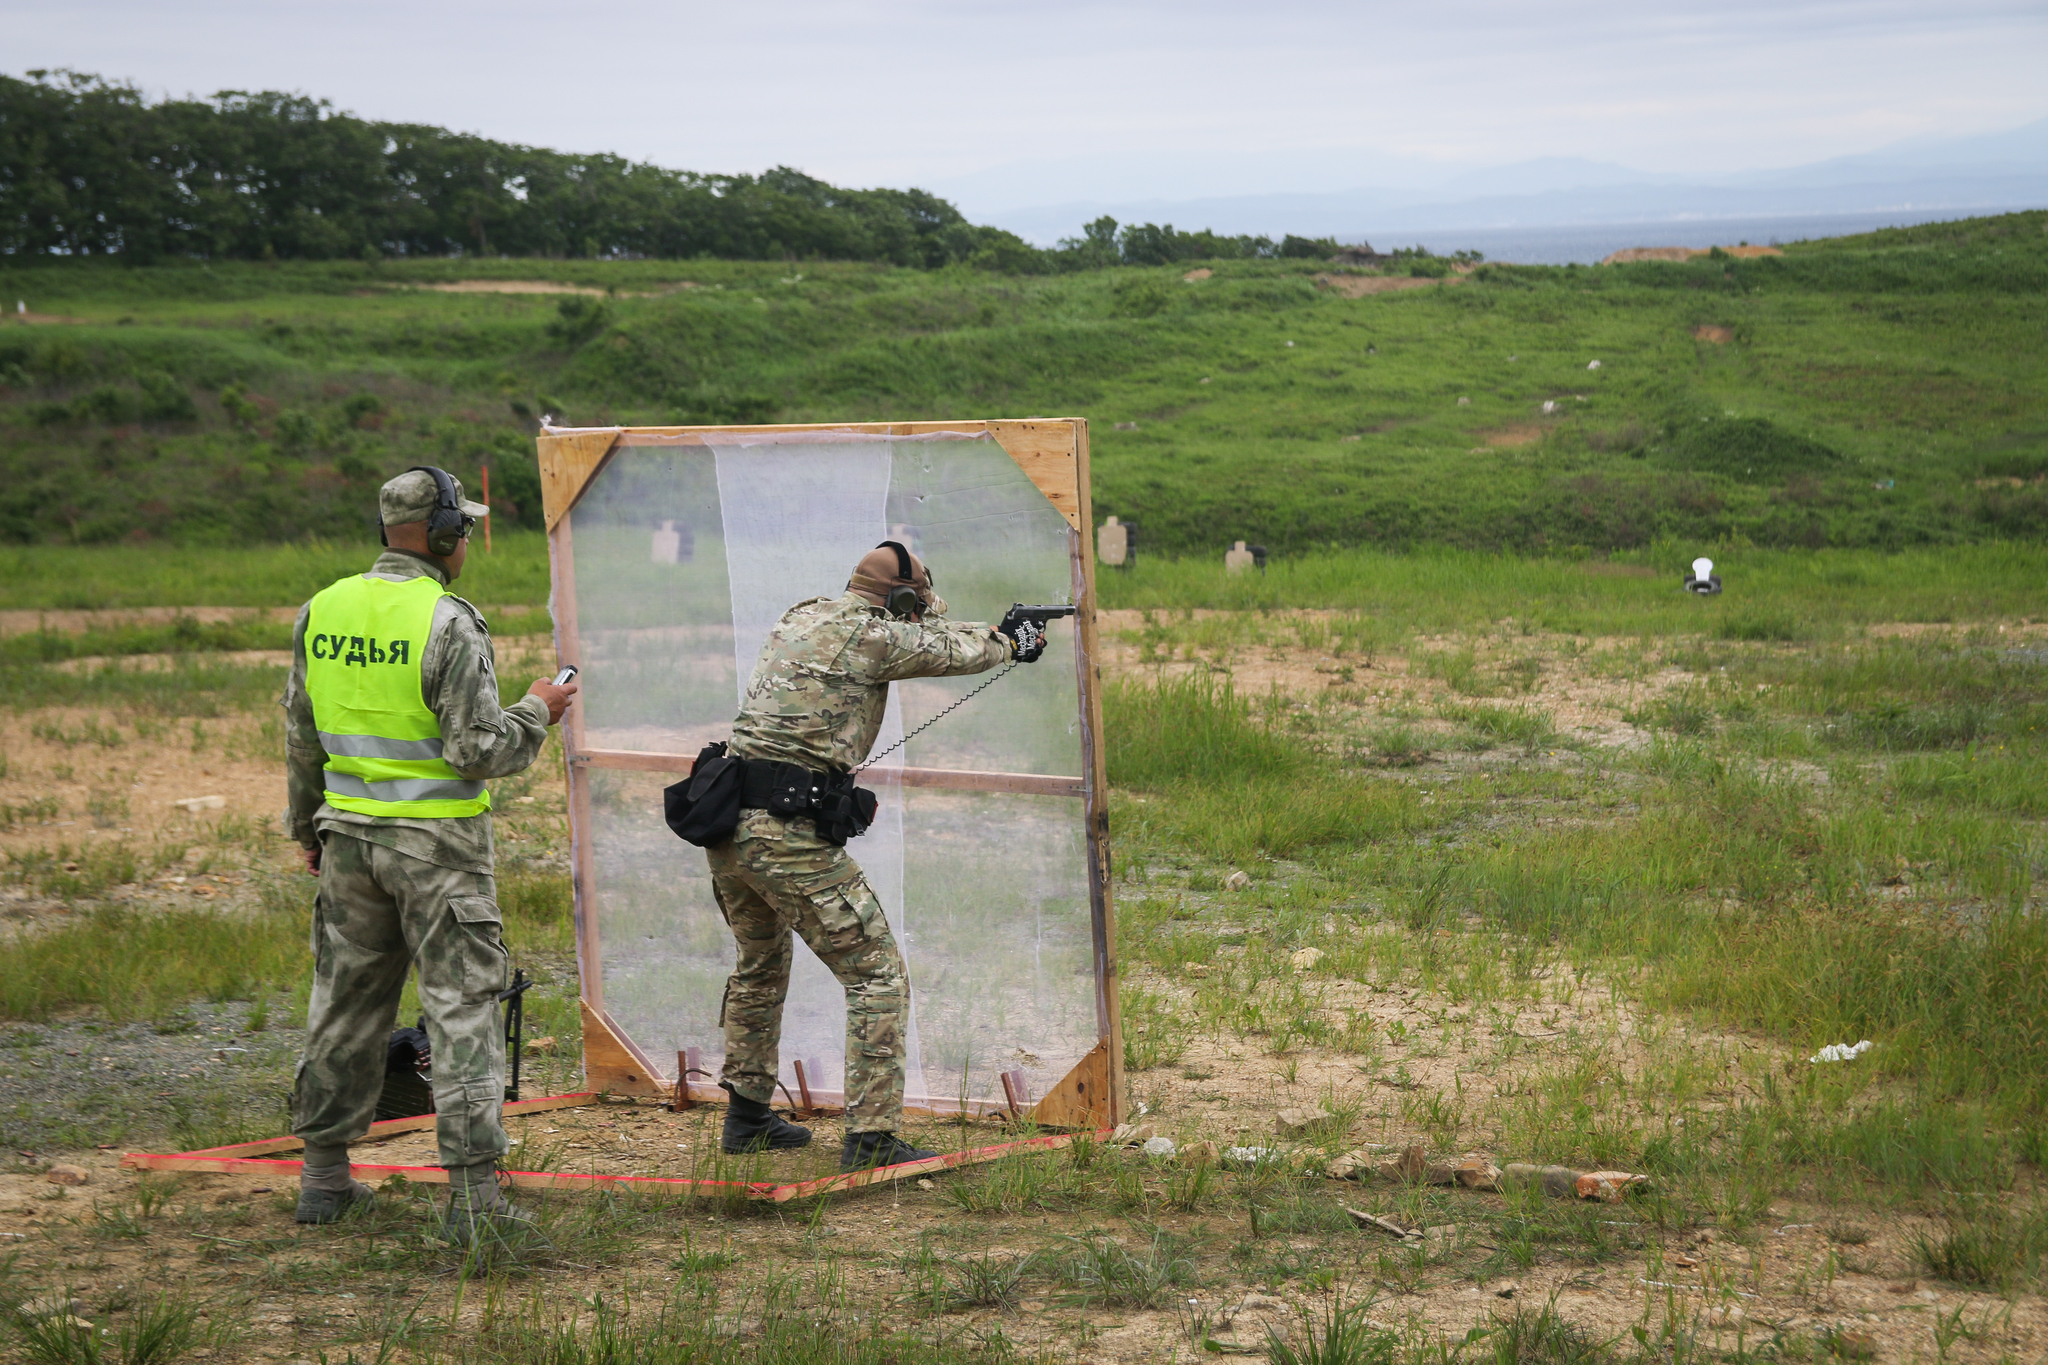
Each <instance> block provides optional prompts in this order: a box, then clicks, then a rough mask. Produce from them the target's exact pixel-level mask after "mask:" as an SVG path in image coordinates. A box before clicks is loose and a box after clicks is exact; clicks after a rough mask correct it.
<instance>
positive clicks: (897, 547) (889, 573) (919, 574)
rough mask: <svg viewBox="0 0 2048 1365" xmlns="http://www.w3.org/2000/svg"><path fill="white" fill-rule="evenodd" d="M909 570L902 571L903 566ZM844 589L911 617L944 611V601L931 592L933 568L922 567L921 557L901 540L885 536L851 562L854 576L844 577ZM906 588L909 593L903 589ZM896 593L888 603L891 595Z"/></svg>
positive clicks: (898, 613) (900, 614)
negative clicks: (893, 602) (853, 562)
mask: <svg viewBox="0 0 2048 1365" xmlns="http://www.w3.org/2000/svg"><path fill="white" fill-rule="evenodd" d="M906 564H907V565H908V566H909V569H910V572H909V573H908V574H906V573H905V572H904V566H905V565H906ZM846 586H847V589H848V590H849V591H851V592H855V593H858V594H859V595H860V596H862V597H863V598H866V599H867V600H868V601H870V602H872V603H874V604H875V605H876V606H878V607H887V608H890V610H892V611H893V612H894V613H895V614H896V615H898V616H907V617H910V618H912V619H913V620H915V619H917V618H918V617H921V616H923V615H924V614H925V613H926V612H931V613H934V614H937V615H943V614H944V613H945V610H946V603H945V601H944V600H943V599H942V598H940V597H938V596H936V595H935V594H934V593H933V592H932V571H931V570H930V569H929V568H927V567H925V563H924V561H923V560H921V559H919V558H918V557H917V556H916V555H914V554H912V553H911V552H910V551H909V550H908V549H906V548H904V547H903V546H902V545H901V544H900V543H898V542H896V541H893V540H885V541H883V542H882V543H881V544H880V545H877V546H876V547H875V548H874V549H872V550H869V551H868V552H867V553H866V554H864V555H862V556H861V557H860V563H858V564H856V565H854V566H853V577H851V578H849V579H847V580H846ZM906 588H908V589H909V590H910V592H909V593H907V594H906V593H904V592H903V590H904V589H906ZM892 594H896V598H895V604H894V605H893V606H892V605H891V601H890V598H891V595H892ZM913 596H914V603H913V604H912V605H911V606H910V607H909V609H908V610H905V609H904V604H905V602H906V601H910V600H911V599H912V598H913Z"/></svg>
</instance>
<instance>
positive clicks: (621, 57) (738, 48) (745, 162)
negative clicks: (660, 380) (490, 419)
mask: <svg viewBox="0 0 2048 1365" xmlns="http://www.w3.org/2000/svg"><path fill="white" fill-rule="evenodd" d="M0 15H4V19H0V25H4V27H0V32H4V33H5V34H6V45H5V49H4V50H5V52H6V54H7V55H6V58H5V62H4V66H0V69H4V70H6V71H7V72H9V73H10V74H19V73H21V72H22V71H25V70H27V69H29V68H32V67H39V66H68V67H72V68H76V69H79V70H84V71H92V72H97V73H100V74H102V75H106V76H110V77H122V78H126V79H132V80H134V81H136V82H138V83H139V84H140V85H142V86H143V87H144V88H145V89H146V90H148V91H150V92H151V93H152V94H166V93H169V94H178V95H184V94H193V93H197V94H205V93H210V92H212V91H214V90H219V89H249V90H255V89H284V90H295V91H302V92H305V93H308V94H313V95H317V96H320V97H323V98H326V99H329V100H332V101H333V102H334V103H335V104H336V105H337V106H339V107H341V108H344V109H347V110H351V111H353V112H355V113H358V114H361V115H363V116H365V117H369V118H379V119H392V120H408V121H419V122H427V123H437V124H444V125H448V126H451V127H455V128H459V129H463V130H466V131H473V132H478V133H483V134H485V135H487V136H490V137H495V138H500V139H504V140H507V141H515V142H526V143H533V144H538V145H542V146H549V147H557V148H562V149H565V150H582V151H600V150H602V151H614V152H619V153H623V154H625V155H628V156H632V157H636V158H643V159H646V160H651V161H656V162H660V163H662V164H665V165H670V166H679V167H687V168H690V169H694V170H707V171H737V170H759V169H762V168H765V167H768V166H772V165H776V164H787V165H793V166H797V167H800V168H801V169H803V170H806V171H809V172H811V173H813V174H815V175H819V176H823V177H825V178H826V179H828V180H832V181H835V182H838V183H842V184H850V185H898V186H902V185H919V186H924V187H927V188H932V189H936V190H938V191H940V192H942V193H948V194H949V195H951V196H953V197H955V198H957V199H959V200H960V201H961V203H962V207H963V208H967V209H968V210H969V211H970V213H971V212H975V211H977V210H979V211H983V212H987V211H993V210H997V209H1001V208H1006V207H1012V206H1015V205H1019V204H1034V203H1046V202H1052V201H1065V200H1069V199H1076V198H1082V197H1091V196H1092V197H1101V196H1103V195H1105V194H1107V195H1111V196H1113V197H1116V198H1142V197H1163V198H1194V197H1198V196H1206V195H1214V194H1241V193H1253V192H1270V191H1276V190H1314V189H1338V188H1348V187H1351V186H1357V185H1370V184H1386V185H1397V184H1421V183H1427V182H1429V181H1432V180H1434V179H1438V178H1441V177H1442V176H1444V175H1447V174H1450V173H1454V172H1457V171H1461V170H1465V169H1469V168H1474V167H1480V166H1488V165H1499V164H1503V163H1508V162H1516V161H1523V160H1528V159H1532V158H1539V157H1584V158H1591V159H1594V160H1599V161H1614V162H1620V163H1623V164H1626V165H1629V166H1633V167H1637V168H1641V169H1645V170H1651V171H1664V172H1674V173H1685V174H1688V175H1694V174H1700V173H1709V172H1714V171H1725V170H1733V169H1739V168H1748V167H1762V166H1789V165H1797V164H1800V163H1804V162H1808V161H1813V160H1817V159H1820V158H1823V157H1828V156H1834V155H1840V154H1844V153H1853V152H1862V151H1868V150H1871V149H1873V148H1876V147H1879V146H1882V145H1884V144H1887V143H1890V142H1894V141H1897V140H1900V139H1903V138H1909V137H1916V136H1953V135H1962V134H1970V133H1978V132H1987V131H1992V130H1996V129H2003V128H2010V127H2013V126H2015V125H2017V124H2021V123H2026V122H2029V121H2032V120H2035V119H2039V118H2041V117H2043V116H2044V115H2048V78H2044V76H2043V72H2044V71H2048V3H2043V0H1866V2H1865V3H1813V2H1811V0H1768V2H1766V0H1687V2H1686V3H1657V2H1656V0H1647V2H1645V3H1635V4H1615V3H1596V2H1594V0H1557V2H1556V3H1551V4H1535V5H1532V4H1528V3H1522V2H1517V0H1437V2H1436V3H1415V2H1414V0H1407V2H1406V3H1401V4H1358V3H1352V4H1339V3H1334V0H1267V3H1264V4H1237V5H1225V4H1218V3H1214V0H1178V2H1177V3H1172V4H1167V3H1162V2H1161V0H1136V2H1133V3H1121V4H1079V3H1073V2H1072V0H1031V2H1030V3H1022V2H1021V0H996V2H993V3H953V4H942V3H934V2H932V0H837V3H832V4H824V3H816V2H815V0H805V2H804V3H794V4H779V5H778V4H752V5H749V4H733V3H726V4H719V5H709V4H702V3H695V2H694V0H680V2H671V3H662V4H652V3H645V0H618V2H617V3H611V4H605V5H602V6H599V5H589V4H584V5H578V4H574V3H567V4H565V3H561V2H560V0H548V2H547V3H538V0H498V2H497V3H491V4H483V3H475V2H474V0H460V2H454V3H451V2H449V0H409V2H408V3H397V0H351V3H349V4H346V5H343V4H331V3H330V4H303V3H299V4H294V3H289V0H286V2H285V3H279V2H278V0H266V2H265V3H260V4H259V3H254V0H181V3H178V4H175V5H167V4H164V3H162V0H149V2H148V3H140V2H139V0H68V2H67V3H64V4H52V3H50V0H34V2H33V3H27V2H25V0H0Z"/></svg>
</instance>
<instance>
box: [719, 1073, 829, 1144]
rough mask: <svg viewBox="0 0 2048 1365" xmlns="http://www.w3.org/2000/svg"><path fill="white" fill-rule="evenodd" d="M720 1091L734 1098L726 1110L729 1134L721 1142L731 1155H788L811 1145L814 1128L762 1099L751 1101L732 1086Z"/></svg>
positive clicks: (722, 1087)
mask: <svg viewBox="0 0 2048 1365" xmlns="http://www.w3.org/2000/svg"><path fill="white" fill-rule="evenodd" d="M720 1088H721V1089H723V1090H724V1091H725V1093H726V1094H727V1095H730V1096H731V1097H732V1101H731V1103H730V1104H728V1105H727V1106H726V1108H725V1133H724V1135H723V1136H722V1137H721V1138H720V1139H719V1143H718V1145H719V1147H720V1148H722V1149H723V1150H724V1151H725V1153H726V1154H727V1155H729V1156H738V1155H740V1154H741V1153H743V1152H787V1151H790V1150H791V1149H793V1148H797V1147H808V1146H810V1145H811V1130H810V1129H808V1128H800V1127H798V1126H797V1125H796V1124H794V1123H791V1122H790V1121H789V1120H788V1119H785V1118H783V1117H782V1116H781V1115H779V1114H777V1113H776V1112H775V1111H774V1110H773V1109H770V1108H769V1107H768V1106H767V1105H765V1104H763V1103H761V1102H760V1101H759V1100H750V1099H748V1098H747V1097H746V1096H745V1095H742V1094H740V1093H739V1092H738V1091H736V1090H734V1089H733V1088H732V1087H731V1086H729V1085H724V1086H721V1087H720Z"/></svg>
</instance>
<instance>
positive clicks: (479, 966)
mask: <svg viewBox="0 0 2048 1365" xmlns="http://www.w3.org/2000/svg"><path fill="white" fill-rule="evenodd" d="M448 908H449V910H450V911H452V912H453V914H454V916H455V926H456V927H455V935H454V938H455V945H454V946H455V951H456V952H458V953H460V954H461V955H462V998H463V1000H464V1001H466V1002H468V1003H471V1004H474V1003H476V1002H477V1001H479V1000H482V999H485V998H487V997H490V996H494V995H496V994H497V993H498V992H499V991H502V990H504V989H505V984H506V982H507V980H508V979H509V971H510V968H511V965H512V956H511V954H510V953H508V952H506V951H505V943H504V937H503V935H504V917H503V916H502V915H501V914H500V913H499V911H498V903H497V901H495V900H493V899H492V898H491V897H489V896H450V897H449V898H448Z"/></svg>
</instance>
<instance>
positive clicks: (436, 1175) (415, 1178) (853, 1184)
mask: <svg viewBox="0 0 2048 1365" xmlns="http://www.w3.org/2000/svg"><path fill="white" fill-rule="evenodd" d="M605 1102H606V1097H605V1096H603V1095H600V1094H595V1093H593V1092H591V1091H587V1090H586V1091H578V1092H575V1093H573V1094H567V1095H549V1096H546V1097H544V1098H541V1099H532V1100H513V1101H510V1102H508V1103H507V1104H506V1105H505V1112H506V1113H507V1114H508V1115H519V1114H538V1113H544V1112H546V1111H548V1110H553V1109H577V1108H582V1107H583V1106H585V1105H592V1104H603V1103H605ZM436 1122H438V1120H437V1119H436V1118H435V1116H434V1115H432V1114H423V1115H421V1116H420V1117H418V1118H408V1119H387V1120H385V1121H383V1122H380V1123H373V1124H371V1125H370V1133H369V1136H368V1137H367V1138H365V1139H363V1140H364V1141H365V1142H375V1141H378V1140H380V1139H383V1138H391V1137H398V1136H400V1135H401V1134H404V1133H416V1132H419V1131H420V1130H422V1129H426V1128H432V1127H433V1126H434V1125H435V1123H436ZM1110 1135H1111V1134H1110V1130H1109V1129H1106V1128H1105V1129H1100V1130H1098V1131H1096V1132H1094V1133H1091V1134H1080V1133H1050V1134H1044V1135H1041V1136H1037V1137H1028V1138H1020V1139H1017V1140H1016V1141H1013V1142H998V1143H991V1144H989V1145H988V1146H985V1147H968V1148H963V1149H962V1150H960V1151H957V1152H942V1153H940V1154H939V1155H938V1156H936V1157H933V1158H931V1159H930V1160H927V1161H909V1162H905V1163H903V1164H902V1165H900V1166H882V1167H878V1168H877V1169H875V1170H871V1171H852V1172H848V1173H847V1174H844V1175H830V1176H821V1177H820V1178H818V1179H816V1180H798V1181H789V1182H786V1183H782V1184H776V1183H773V1182H770V1181H737V1180H691V1179H687V1178H684V1177H680V1176H659V1175H599V1174H595V1173H580V1172H574V1171H506V1172H504V1173H503V1174H504V1175H505V1177H506V1179H507V1180H509V1181H510V1182H511V1184H512V1185H513V1186H514V1187H515V1188H519V1189H529V1190H568V1191H570V1192H572V1193H579V1192H580V1193H592V1192H597V1191H602V1190H605V1189H607V1188H625V1189H630V1190H645V1191H648V1192H650V1193H668V1194H683V1195H701V1196H712V1195H717V1196H730V1195H733V1194H736V1193H737V1194H739V1195H741V1196H743V1197H744V1198H747V1199H758V1200H764V1201H766V1202H768V1203H771V1204H785V1203H788V1202H789V1201H790V1200H792V1199H812V1198H816V1197H817V1196H819V1195H825V1194H837V1193H840V1192H843V1191H848V1190H857V1189H861V1188H863V1187H864V1186H868V1185H880V1184H885V1183H891V1182H894V1181H898V1180H909V1179H914V1178H916V1177H918V1176H922V1175H931V1174H934V1173H936V1172H939V1171H948V1170H954V1169H957V1168H959V1167H961V1166H976V1165H980V1164H981V1163H983V1162H988V1161H995V1160H997V1159H998V1158H1000V1157H1005V1156H1008V1155H1010V1154H1011V1153H1013V1152H1030V1151H1051V1150H1054V1149H1056V1148H1060V1147H1065V1146H1067V1145H1068V1144H1069V1143H1072V1142H1074V1141H1075V1140H1076V1139H1077V1138H1078V1137H1081V1136H1088V1137H1091V1138H1092V1139H1093V1140H1095V1141H1098V1142H1100V1141H1105V1140H1107V1139H1108V1138H1109V1137H1110ZM304 1146H305V1143H304V1142H303V1141H302V1140H300V1139H299V1138H294V1137H275V1138H264V1139H262V1140H261V1141H257V1142H241V1143H236V1144H235V1145H233V1146H230V1147H204V1148H200V1149H199V1150H197V1151H191V1152H128V1153H124V1154H123V1155H122V1157H121V1168H122V1169H123V1170H129V1171H192V1172H200V1173H205V1174H210V1175H242V1176H260V1177H267V1178H269V1179H271V1180H274V1181H289V1180H295V1179H297V1178H298V1175H299V1172H300V1171H301V1170H302V1169H303V1168H304V1166H305V1163H304V1162H302V1161H280V1160H275V1159H273V1155H272V1154H274V1153H278V1152H287V1151H294V1150H298V1149H300V1148H302V1147H304ZM350 1165H351V1169H352V1171H353V1172H354V1174H355V1177H356V1179H358V1180H363V1181H366V1182H375V1181H379V1180H383V1179H387V1178H389V1177H391V1176H394V1175H395V1176H403V1177H404V1178H405V1179H407V1180H409V1181H411V1182H412V1183H413V1184H415V1185H445V1184H447V1183H448V1172H447V1171H446V1170H444V1169H443V1168H441V1167H439V1166H410V1165H377V1164H371V1163H365V1162H360V1161H356V1162H351V1163H350Z"/></svg>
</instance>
